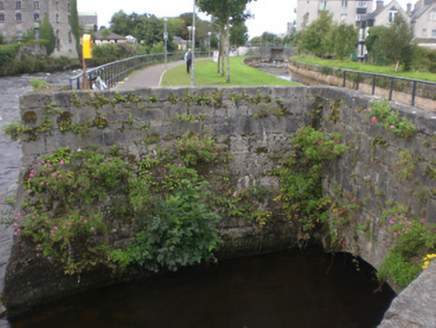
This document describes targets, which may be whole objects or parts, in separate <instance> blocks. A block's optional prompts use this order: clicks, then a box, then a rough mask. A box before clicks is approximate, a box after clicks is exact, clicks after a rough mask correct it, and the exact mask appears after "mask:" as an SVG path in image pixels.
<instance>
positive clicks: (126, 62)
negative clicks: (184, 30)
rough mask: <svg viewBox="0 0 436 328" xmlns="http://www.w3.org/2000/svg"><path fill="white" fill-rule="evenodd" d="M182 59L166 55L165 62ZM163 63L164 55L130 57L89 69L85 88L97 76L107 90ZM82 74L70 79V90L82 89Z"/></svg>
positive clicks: (177, 54) (201, 54) (199, 53)
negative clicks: (148, 68)
mask: <svg viewBox="0 0 436 328" xmlns="http://www.w3.org/2000/svg"><path fill="white" fill-rule="evenodd" d="M208 56H209V52H207V51H197V52H195V57H196V58H197V57H208ZM181 59H183V53H181V52H175V53H168V54H167V62H173V61H177V60H181ZM163 63H165V54H153V55H142V56H135V57H130V58H126V59H122V60H117V61H115V62H111V63H108V64H105V65H101V66H98V67H95V68H90V69H88V70H87V71H86V79H87V83H86V84H87V87H88V88H92V81H94V80H95V79H96V78H97V77H98V76H99V77H100V78H101V79H102V80H103V82H104V83H105V84H106V86H107V87H108V88H112V87H114V86H115V85H116V84H117V83H119V82H121V81H124V79H125V78H126V77H127V76H129V75H130V74H132V73H133V72H134V71H137V70H140V69H142V68H144V67H148V66H153V65H158V64H163ZM83 78H84V76H83V73H81V74H78V75H76V76H73V77H71V78H70V89H71V90H73V89H83V86H84V83H83Z"/></svg>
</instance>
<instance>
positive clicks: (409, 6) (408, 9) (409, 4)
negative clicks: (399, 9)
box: [407, 2, 412, 14]
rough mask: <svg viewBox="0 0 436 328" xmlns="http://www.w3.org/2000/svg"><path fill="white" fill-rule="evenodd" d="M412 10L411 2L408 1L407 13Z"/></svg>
mask: <svg viewBox="0 0 436 328" xmlns="http://www.w3.org/2000/svg"><path fill="white" fill-rule="evenodd" d="M411 12H412V4H411V3H410V2H409V3H408V4H407V14H410V13H411Z"/></svg>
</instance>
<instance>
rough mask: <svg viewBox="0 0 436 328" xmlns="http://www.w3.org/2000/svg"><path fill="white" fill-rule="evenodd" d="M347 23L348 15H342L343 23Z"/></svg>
mask: <svg viewBox="0 0 436 328" xmlns="http://www.w3.org/2000/svg"><path fill="white" fill-rule="evenodd" d="M346 21H347V14H341V23H345V22H346Z"/></svg>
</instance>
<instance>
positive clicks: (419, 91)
mask: <svg viewBox="0 0 436 328" xmlns="http://www.w3.org/2000/svg"><path fill="white" fill-rule="evenodd" d="M342 72H343V83H342V86H343V87H346V86H347V78H348V80H351V81H353V84H354V85H355V88H356V90H359V87H360V85H361V84H362V83H365V84H367V85H370V86H371V94H372V95H375V92H376V88H377V87H379V88H383V89H388V90H389V100H393V93H394V91H398V92H402V93H405V94H410V95H411V98H412V99H411V105H412V106H415V102H416V97H417V96H418V97H422V98H427V99H431V100H436V83H434V82H429V81H423V80H415V79H407V78H402V77H397V76H391V75H384V74H376V73H366V72H359V71H353V70H348V69H343V70H342ZM434 109H436V108H434Z"/></svg>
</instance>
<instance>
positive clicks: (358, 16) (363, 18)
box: [356, 14, 366, 22]
mask: <svg viewBox="0 0 436 328" xmlns="http://www.w3.org/2000/svg"><path fill="white" fill-rule="evenodd" d="M365 19H366V14H357V15H356V21H358V22H361V21H364V20H365Z"/></svg>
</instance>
